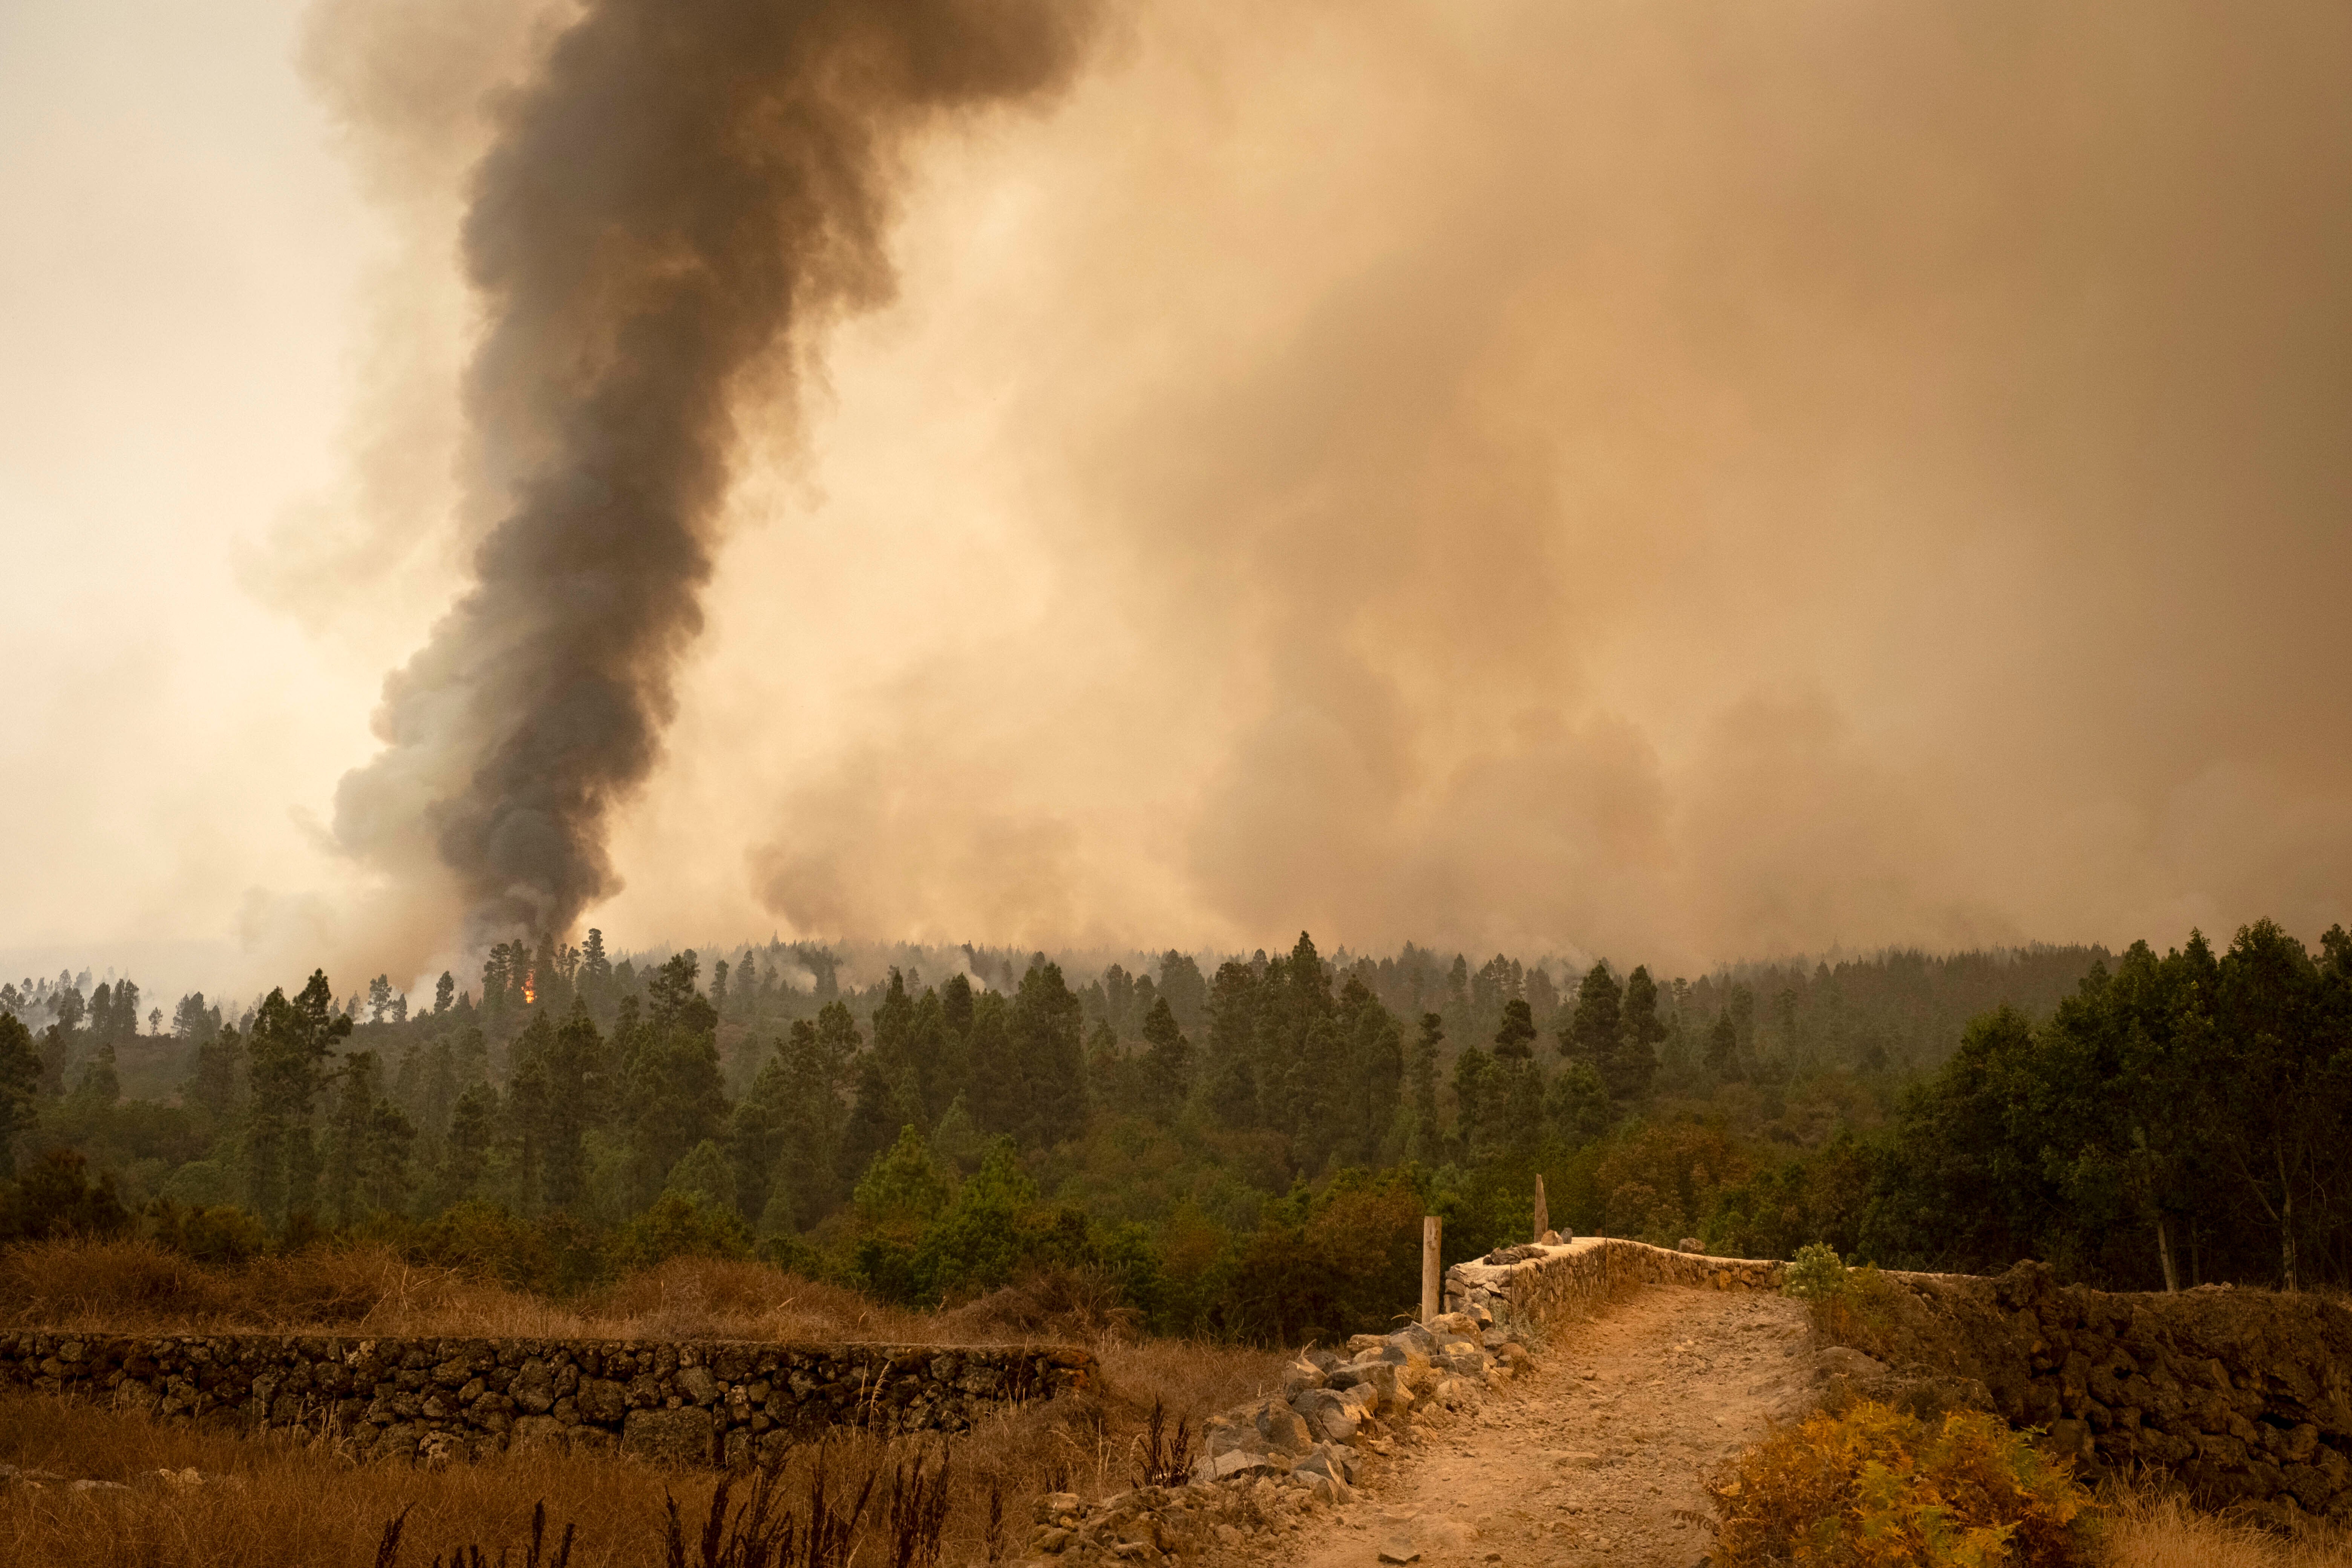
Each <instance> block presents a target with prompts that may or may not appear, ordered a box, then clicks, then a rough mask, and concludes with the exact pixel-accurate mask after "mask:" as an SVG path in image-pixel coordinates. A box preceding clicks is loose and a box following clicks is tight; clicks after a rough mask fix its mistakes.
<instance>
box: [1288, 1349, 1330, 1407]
mask: <svg viewBox="0 0 2352 1568" xmlns="http://www.w3.org/2000/svg"><path fill="white" fill-rule="evenodd" d="M1322 1386H1323V1369H1322V1368H1321V1367H1319V1366H1317V1365H1316V1364H1315V1363H1313V1362H1311V1361H1308V1360H1307V1359H1306V1358H1305V1357H1304V1356H1302V1357H1300V1358H1299V1359H1298V1360H1297V1361H1294V1362H1292V1363H1290V1364H1289V1365H1288V1366H1286V1367H1284V1368H1283V1369H1282V1392H1283V1395H1284V1397H1286V1398H1287V1397H1289V1396H1290V1395H1293V1394H1297V1393H1299V1392H1300V1391H1301V1390H1303V1389H1308V1388H1320V1387H1322Z"/></svg>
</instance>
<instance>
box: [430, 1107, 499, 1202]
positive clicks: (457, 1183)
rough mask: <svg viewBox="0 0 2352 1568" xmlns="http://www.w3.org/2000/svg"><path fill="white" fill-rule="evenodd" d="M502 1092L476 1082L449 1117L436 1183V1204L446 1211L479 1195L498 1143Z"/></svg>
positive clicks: (453, 1108)
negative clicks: (494, 1146)
mask: <svg viewBox="0 0 2352 1568" xmlns="http://www.w3.org/2000/svg"><path fill="white" fill-rule="evenodd" d="M498 1124H499V1097H498V1091H497V1090H495V1089H491V1088H490V1086H489V1085H488V1084H487V1083H472V1084H468V1085H467V1087H466V1089H465V1092H464V1093H462V1094H460V1095H458V1096H457V1104H456V1105H455V1106H454V1107H452V1108H451V1110H450V1114H449V1137H448V1141H447V1142H446V1145H445V1147H444V1149H443V1152H442V1158H441V1170H440V1172H439V1174H438V1176H437V1177H436V1181H435V1184H434V1185H435V1192H434V1205H433V1206H434V1207H435V1208H436V1210H439V1209H446V1208H449V1207H451V1206H452V1205H457V1204H461V1203H464V1202H466V1201H467V1200H468V1199H470V1198H473V1197H476V1196H478V1194H479V1193H480V1189H481V1183H482V1177H483V1174H484V1173H486V1172H487V1171H488V1167H489V1159H490V1147H491V1145H492V1144H493V1143H495V1142H497V1141H498Z"/></svg>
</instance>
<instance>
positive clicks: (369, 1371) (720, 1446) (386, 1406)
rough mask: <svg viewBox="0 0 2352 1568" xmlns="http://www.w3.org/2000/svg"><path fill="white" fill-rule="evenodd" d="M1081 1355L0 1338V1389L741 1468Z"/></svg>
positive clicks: (973, 1406) (456, 1451)
mask: <svg viewBox="0 0 2352 1568" xmlns="http://www.w3.org/2000/svg"><path fill="white" fill-rule="evenodd" d="M1100 1377H1101V1373H1100V1369H1099V1368H1098V1366H1097V1363H1096V1362H1095V1359H1094V1357H1093V1356H1092V1355H1091V1354H1089V1353H1088V1352H1085V1351H1080V1350H1068V1349H1055V1348H1036V1347H1015V1348H940V1347H909V1346H892V1345H785V1344H758V1343H746V1342H734V1341H678V1342H668V1341H663V1342H652V1341H635V1340H510V1339H500V1340H485V1339H357V1338H348V1337H335V1336H279V1335H265V1334H238V1335H201V1336H199V1335H173V1336H165V1337H162V1338H137V1339H132V1338H115V1337H108V1336H103V1335H89V1334H66V1333H20V1334H16V1335H14V1336H0V1385H6V1384H14V1385H16V1386H18V1387H24V1388H29V1389H32V1390H34V1391H35V1392H37V1393H43V1394H65V1395H72V1396H79V1397H82V1398H86V1399H89V1400H92V1401H94V1402H98V1403H100V1404H104V1405H110V1406H112V1407H114V1408H119V1409H125V1410H138V1411H143V1412H145V1413H147V1414H148V1415H152V1416H153V1417H154V1418H156V1419H158V1420H163V1421H166V1422H171V1423H175V1424H184V1425H196V1426H206V1427H212V1428H216V1429H225V1430H230V1431H236V1432H246V1433H254V1432H261V1431H268V1430H278V1431H287V1432H299V1433H303V1434H325V1435H328V1436H331V1437H332V1438H333V1439H334V1440H336V1441H338V1442H340V1443H342V1444H344V1445H346V1446H347V1447H348V1448H349V1449H350V1451H351V1452H352V1453H353V1454H355V1455H356V1456H358V1457H360V1458H420V1457H421V1458H474V1457H476V1456H478V1455H480V1454H482V1453H485V1452H495V1451H498V1450H500V1449H504V1448H508V1447H530V1446H534V1445H543V1446H548V1447H558V1448H562V1449H566V1450H577V1451H582V1452H605V1451H620V1452H626V1453H637V1454H643V1455H645V1456H646V1457H648V1458H659V1459H664V1460H669V1461H674V1462H687V1463H698V1464H709V1463H725V1464H736V1465H740V1464H744V1463H748V1462H750V1461H751V1460H752V1459H755V1458H765V1457H770V1456H772V1454H773V1453H775V1452H776V1450H777V1449H778V1448H779V1447H781V1446H782V1445H783V1444H785V1443H788V1442H791V1441H793V1440H796V1439H799V1438H802V1437H806V1436H814V1435H815V1434H817V1433H820V1432H822V1431H824V1429H826V1428H829V1427H835V1426H851V1427H860V1428H864V1429H867V1430H871V1431H875V1432H879V1433H884V1434H897V1433H905V1432H925V1431H938V1432H960V1431H963V1430H965V1429H966V1428H968V1427H970V1426H971V1425H972V1424H973V1423H974V1422H976V1421H978V1420H980V1419H981V1418H982V1417H983V1416H986V1415H993V1414H995V1413H997V1412H999V1411H1003V1410H1008V1409H1012V1408H1014V1407H1016V1406H1018V1405H1023V1404H1024V1403H1027V1402H1029V1401H1032V1400H1037V1399H1045V1398H1051V1397H1053V1396H1054V1395H1055V1394H1061V1393H1064V1392H1067V1391H1071V1390H1075V1389H1079V1388H1084V1387H1087V1386H1089V1385H1093V1384H1098V1383H1099V1381H1100Z"/></svg>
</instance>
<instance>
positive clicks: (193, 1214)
mask: <svg viewBox="0 0 2352 1568" xmlns="http://www.w3.org/2000/svg"><path fill="white" fill-rule="evenodd" d="M145 1229H146V1232H147V1234H148V1235H149V1236H151V1237H153V1238H154V1239H155V1240H156V1241H157V1242H158V1243H160V1244H161V1245H163V1246H164V1247H170V1248H171V1249H172V1250H173V1251H174V1252H176V1253H179V1254H180V1255H181V1256H183V1257H185V1258H194V1259H195V1260H196V1261H198V1262H199V1263H227V1264H238V1263H243V1262H244V1261H245V1260H246V1259H247V1258H258V1257H260V1256H261V1254H262V1253H263V1252H265V1251H267V1250H268V1247H269V1229H268V1226H264V1225H263V1224H262V1223H261V1222H260V1221H259V1220H257V1219H256V1218H254V1217H253V1216H252V1215H249V1214H247V1213H246V1212H245V1211H244V1210H243V1209H241V1208H237V1207H236V1206H235V1205H229V1204H215V1205H210V1206H208V1207H202V1208H199V1207H194V1206H193V1205H182V1204H176V1203H173V1201H172V1200H171V1199H169V1198H158V1199H157V1200H155V1202H154V1203H153V1204H152V1205H149V1207H148V1210H147V1214H146V1216H145Z"/></svg>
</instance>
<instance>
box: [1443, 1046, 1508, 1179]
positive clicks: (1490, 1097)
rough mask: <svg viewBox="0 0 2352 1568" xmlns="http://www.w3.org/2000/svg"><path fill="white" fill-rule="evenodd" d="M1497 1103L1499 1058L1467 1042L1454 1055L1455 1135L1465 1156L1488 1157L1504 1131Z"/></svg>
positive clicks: (1474, 1157) (1475, 1158)
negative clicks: (1496, 1062) (1496, 1058)
mask: <svg viewBox="0 0 2352 1568" xmlns="http://www.w3.org/2000/svg"><path fill="white" fill-rule="evenodd" d="M1498 1121H1499V1118H1498V1117H1497V1114H1496V1104H1495V1058H1492V1057H1490V1056H1488V1055H1487V1054H1486V1052H1485V1051H1483V1050H1480V1049H1479V1048H1478V1047H1476V1046H1465V1047H1463V1048H1462V1054H1461V1055H1460V1056H1458V1057H1456V1058H1454V1141H1455V1142H1456V1143H1457V1144H1458V1145H1459V1146H1460V1148H1461V1150H1462V1154H1463V1158H1465V1160H1471V1161H1477V1160H1484V1159H1487V1158H1489V1157H1490V1156H1492V1155H1493V1153H1494V1152H1495V1140H1496V1133H1497V1132H1498V1131H1500V1128H1499V1126H1498Z"/></svg>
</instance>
